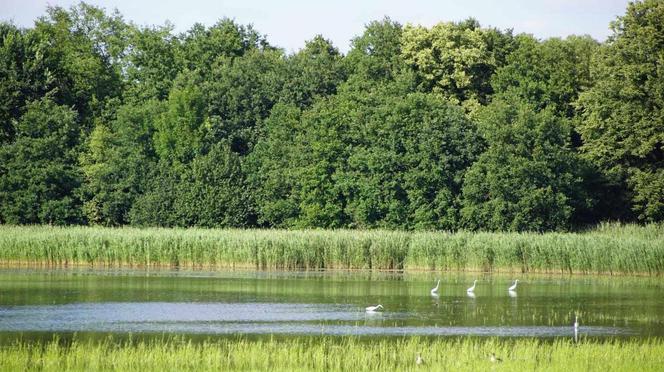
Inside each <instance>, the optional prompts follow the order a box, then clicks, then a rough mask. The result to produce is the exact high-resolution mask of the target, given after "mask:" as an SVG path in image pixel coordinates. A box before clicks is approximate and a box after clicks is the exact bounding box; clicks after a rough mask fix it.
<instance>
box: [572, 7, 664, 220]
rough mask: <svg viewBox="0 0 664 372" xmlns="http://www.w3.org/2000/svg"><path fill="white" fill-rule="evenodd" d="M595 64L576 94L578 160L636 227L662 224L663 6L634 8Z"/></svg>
mask: <svg viewBox="0 0 664 372" xmlns="http://www.w3.org/2000/svg"><path fill="white" fill-rule="evenodd" d="M611 28H612V30H613V35H612V36H611V37H610V38H609V40H608V41H607V42H606V43H605V45H603V46H602V47H601V48H600V49H599V51H598V52H597V53H596V54H595V56H594V58H593V63H592V64H591V75H592V77H593V79H594V80H595V82H596V83H595V85H594V86H593V87H592V88H591V89H589V90H588V91H586V92H584V93H582V94H581V96H580V98H579V102H578V104H579V108H580V110H581V111H582V118H583V120H582V121H581V122H580V124H579V125H578V131H579V132H580V133H581V137H582V140H583V146H582V151H583V155H584V156H585V157H586V158H588V159H590V160H591V161H593V162H594V163H595V164H597V166H598V167H600V169H602V170H603V172H604V174H605V177H606V178H607V179H608V180H609V181H611V183H612V184H613V185H614V187H615V188H616V189H618V190H620V189H625V188H626V190H627V198H628V200H629V204H630V205H631V207H632V209H633V211H634V213H635V214H636V216H637V217H638V219H639V220H642V221H661V220H662V219H664V93H663V92H664V72H663V69H662V66H663V65H664V3H662V2H661V1H657V0H645V1H636V2H632V3H630V4H629V5H628V7H627V13H626V14H625V15H624V16H623V17H620V18H619V19H618V20H617V21H615V22H614V23H612V24H611Z"/></svg>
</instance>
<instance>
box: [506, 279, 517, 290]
mask: <svg viewBox="0 0 664 372" xmlns="http://www.w3.org/2000/svg"><path fill="white" fill-rule="evenodd" d="M518 282H519V279H515V280H514V284H512V286H511V287H509V288H507V290H508V291H516V283H518Z"/></svg>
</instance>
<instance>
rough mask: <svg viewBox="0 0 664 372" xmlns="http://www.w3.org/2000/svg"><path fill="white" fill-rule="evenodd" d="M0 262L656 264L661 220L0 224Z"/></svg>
mask: <svg viewBox="0 0 664 372" xmlns="http://www.w3.org/2000/svg"><path fill="white" fill-rule="evenodd" d="M0 263H3V264H12V265H18V264H29V265H50V266H67V265H95V266H173V267H186V268H200V267H206V268H254V269H261V270H269V269H297V270H318V269H379V270H483V271H510V272H523V273H527V272H562V273H605V274H636V273H638V274H650V275H659V274H662V273H664V225H662V224H653V225H647V226H637V225H617V224H604V225H600V226H598V227H596V228H594V229H592V230H588V231H584V232H579V233H544V234H539V233H508V232H505V233H489V232H466V231H461V232H454V233H451V232H407V231H385V230H369V231H361V230H360V231H358V230H259V229H248V230H239V229H199V228H190V229H177V228H176V229H164V228H140V229H139V228H129V227H122V228H103V227H51V226H0Z"/></svg>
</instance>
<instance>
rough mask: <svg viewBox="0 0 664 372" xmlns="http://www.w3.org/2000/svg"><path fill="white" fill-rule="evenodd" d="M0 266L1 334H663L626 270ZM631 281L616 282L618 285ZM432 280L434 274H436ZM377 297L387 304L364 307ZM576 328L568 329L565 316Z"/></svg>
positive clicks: (651, 295) (650, 289)
mask: <svg viewBox="0 0 664 372" xmlns="http://www.w3.org/2000/svg"><path fill="white" fill-rule="evenodd" d="M432 275H433V274H426V275H420V276H417V275H411V274H409V275H404V274H397V273H389V274H383V273H374V274H373V275H371V276H369V275H366V274H352V273H340V274H339V273H336V274H326V273H284V272H224V273H203V272H192V273H182V272H149V273H146V272H140V271H136V272H130V271H129V272H128V271H123V272H105V271H83V272H81V271H39V270H35V271H32V272H24V271H16V270H6V269H5V270H2V269H0V335H1V334H3V333H4V334H8V333H9V332H23V331H25V332H29V331H43V332H118V333H124V332H157V333H159V332H179V333H192V334H233V333H243V334H264V333H275V334H280V333H283V334H300V333H301V334H321V333H322V334H358V335H362V334H367V335H403V334H413V335H434V336H435V335H440V336H444V335H448V336H455V335H465V334H467V335H479V336H514V337H521V336H535V337H570V338H571V337H575V338H577V339H578V338H579V337H583V336H593V337H614V336H623V335H629V336H639V337H650V336H664V296H662V293H663V292H664V290H663V286H662V285H661V283H660V282H658V281H653V280H651V279H648V278H646V279H634V278H614V279H613V280H606V279H605V278H601V277H600V278H594V279H593V278H587V277H583V278H578V277H576V278H575V277H559V276H558V277H556V276H552V277H547V276H530V277H525V278H524V280H523V281H519V293H518V297H517V294H516V292H513V293H512V292H510V291H507V293H505V292H506V288H507V287H509V285H510V284H512V282H513V280H512V279H513V278H511V277H507V276H499V275H486V276H483V277H482V278H481V281H478V285H477V287H476V289H475V291H474V292H467V291H466V289H467V288H468V285H469V284H470V283H473V279H474V278H473V277H470V276H469V275H465V274H444V275H442V276H441V283H440V288H439V293H438V295H437V296H432V295H431V287H432V284H431V283H432V282H434V279H436V281H437V278H438V276H436V277H435V278H433V276H432ZM623 280H624V281H626V282H627V283H629V285H625V284H624V283H623V282H622V281H623ZM434 283H435V282H434ZM378 303H380V304H383V305H384V307H385V310H384V312H377V313H374V314H367V313H366V312H365V307H367V306H369V305H375V304H378ZM577 314H578V316H579V318H583V327H580V328H579V329H578V330H577V332H576V333H575V332H574V328H573V324H574V316H575V315H577Z"/></svg>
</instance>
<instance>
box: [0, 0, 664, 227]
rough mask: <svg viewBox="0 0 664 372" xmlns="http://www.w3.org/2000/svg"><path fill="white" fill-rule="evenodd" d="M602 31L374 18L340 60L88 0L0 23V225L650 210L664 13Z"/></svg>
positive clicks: (662, 187) (655, 184) (563, 219)
mask: <svg viewBox="0 0 664 372" xmlns="http://www.w3.org/2000/svg"><path fill="white" fill-rule="evenodd" d="M610 27H611V29H612V30H613V34H612V36H611V37H610V38H609V39H608V40H606V41H605V42H598V41H596V40H593V39H592V38H590V37H589V36H569V37H567V38H564V39H561V38H550V39H545V40H540V39H537V38H535V37H533V36H532V35H527V34H516V35H515V34H514V33H513V32H512V30H499V29H496V28H486V27H482V26H481V25H480V24H479V22H477V21H476V20H474V19H468V20H464V21H460V22H441V23H438V24H435V25H433V26H431V27H423V26H419V25H410V24H407V25H401V24H399V23H398V22H395V21H393V20H391V19H389V18H384V19H381V20H376V21H373V22H371V23H369V24H367V25H366V27H365V30H364V32H363V33H362V34H361V35H357V36H356V37H355V38H354V39H353V40H352V43H351V48H350V50H349V51H348V53H346V54H343V53H341V52H340V51H339V49H338V48H337V47H335V46H334V45H333V44H332V43H331V42H330V41H329V40H327V39H325V37H324V36H322V35H317V36H315V37H314V38H313V39H311V40H308V41H306V42H305V44H304V47H303V48H302V49H301V50H299V51H296V52H293V53H286V52H285V51H284V50H282V49H280V48H278V47H277V46H274V45H272V44H270V42H269V41H268V37H267V36H266V35H263V34H261V33H260V32H259V31H258V30H255V29H254V28H253V27H252V26H248V25H241V24H238V23H237V22H235V21H233V20H231V19H229V18H221V19H220V20H219V21H218V22H216V23H215V24H213V25H211V26H205V25H202V24H195V25H194V26H192V27H191V28H190V29H189V30H187V31H185V32H182V33H175V32H174V27H173V25H170V24H165V25H161V26H150V27H144V26H139V25H135V24H133V23H131V22H127V21H125V20H124V19H123V17H122V15H121V14H120V13H119V12H117V11H113V12H109V11H106V10H104V9H102V8H98V7H95V6H92V5H88V4H85V3H80V4H78V5H75V6H73V7H71V8H69V9H65V8H61V7H49V8H48V10H47V12H46V14H45V15H44V16H43V17H41V18H39V19H38V20H36V21H35V23H34V26H33V27H31V28H19V27H16V26H15V25H13V24H11V23H7V22H4V23H0V223H3V224H37V223H42V224H100V225H108V226H121V225H127V224H131V225H138V226H182V227H186V226H201V227H287V228H309V227H320V228H389V229H419V230H424V229H426V230H428V229H443V230H457V229H472V230H514V231H527V230H530V231H548V230H556V231H560V230H574V229H579V228H583V227H584V226H586V225H588V224H592V223H597V222H599V221H602V220H615V219H618V220H623V221H643V222H652V221H655V222H657V221H662V220H663V219H664V148H663V146H664V111H663V110H664V109H663V107H664V77H663V71H664V70H663V67H662V66H664V4H663V3H662V2H661V1H657V0H643V1H636V2H633V3H630V4H629V5H628V6H627V9H626V12H625V14H624V15H623V16H622V17H618V18H617V19H616V20H615V21H614V22H612V23H611V25H610Z"/></svg>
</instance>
